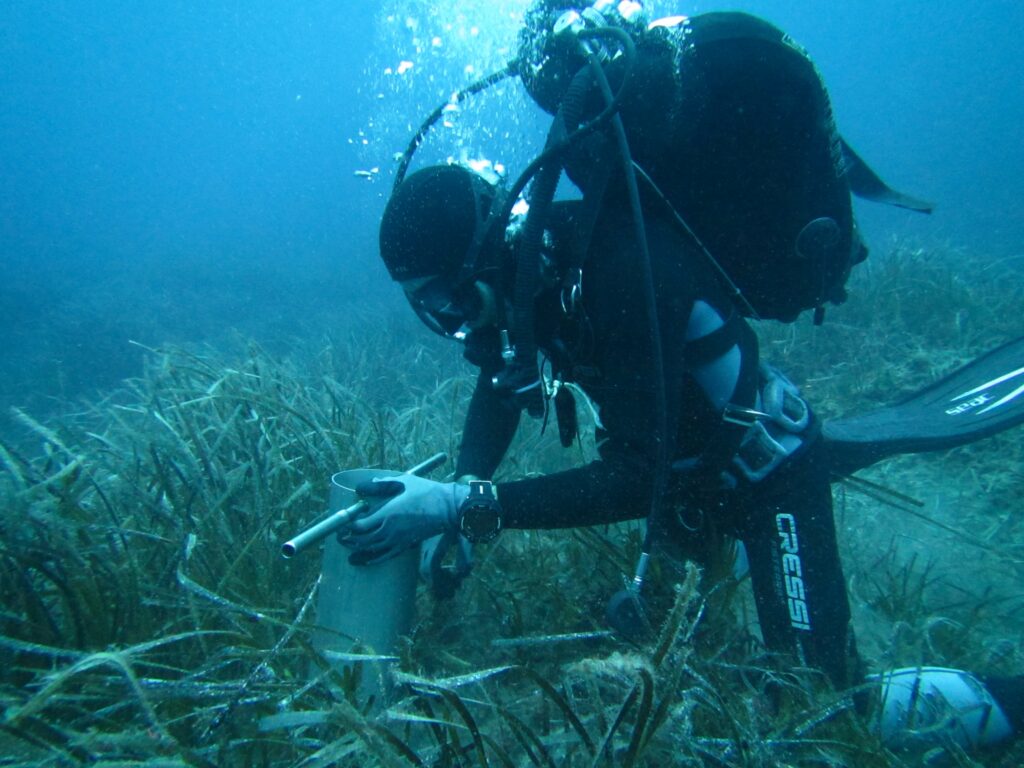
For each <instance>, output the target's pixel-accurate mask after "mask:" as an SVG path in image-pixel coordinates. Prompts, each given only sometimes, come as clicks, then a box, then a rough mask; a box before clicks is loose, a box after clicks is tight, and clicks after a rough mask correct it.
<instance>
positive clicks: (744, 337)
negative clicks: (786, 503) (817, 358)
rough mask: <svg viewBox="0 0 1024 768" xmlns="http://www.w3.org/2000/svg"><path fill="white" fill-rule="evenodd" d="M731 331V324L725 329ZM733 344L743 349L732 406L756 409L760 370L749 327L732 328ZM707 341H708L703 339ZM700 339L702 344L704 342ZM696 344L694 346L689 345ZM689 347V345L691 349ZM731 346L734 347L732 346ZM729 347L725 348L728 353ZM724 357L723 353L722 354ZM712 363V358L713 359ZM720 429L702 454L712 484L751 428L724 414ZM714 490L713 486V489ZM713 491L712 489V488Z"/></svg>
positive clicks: (703, 471)
mask: <svg viewBox="0 0 1024 768" xmlns="http://www.w3.org/2000/svg"><path fill="white" fill-rule="evenodd" d="M726 327H730V325H729V324H727V325H725V326H723V328H726ZM731 327H732V328H733V331H732V334H733V338H734V342H733V343H734V344H739V346H740V353H741V354H740V371H739V376H738V377H737V381H736V391H735V392H734V393H733V396H732V400H731V401H730V402H729V405H731V406H734V407H735V406H738V407H740V408H750V409H753V408H754V406H755V405H756V404H757V393H758V385H759V383H760V381H759V376H758V369H757V354H756V350H757V337H756V336H755V335H754V332H753V331H752V330H751V329H750V326H749V325H747V324H746V323H742V322H736V323H733V324H732V326H731ZM703 338H707V337H703ZM703 338H702V339H700V340H701V341H702V340H703ZM690 344H693V342H690ZM688 346H689V345H688ZM730 346H731V345H730ZM729 348H730V347H726V348H725V351H728V350H729ZM723 354H724V353H723ZM712 359H713V358H712ZM722 416H723V418H722V421H721V423H719V425H718V428H717V429H716V430H715V431H714V432H713V433H712V434H711V435H710V436H709V438H708V440H707V442H706V443H705V445H704V450H703V451H701V453H700V457H699V464H698V470H697V471H698V472H700V473H701V474H702V475H704V476H705V477H707V478H708V480H709V481H713V479H714V478H716V477H717V476H718V475H719V474H720V473H721V472H722V471H723V470H725V469H726V468H727V467H728V466H729V464H730V463H731V462H732V458H733V456H735V455H736V451H737V450H738V449H739V446H740V442H741V441H742V440H743V436H744V435H745V434H746V432H747V429H748V428H749V425H748V424H744V423H737V422H736V421H731V420H726V419H725V418H724V416H725V414H724V413H723V414H722ZM711 487H712V488H713V487H714V486H713V485H712V486H711ZM709 489H710V488H709Z"/></svg>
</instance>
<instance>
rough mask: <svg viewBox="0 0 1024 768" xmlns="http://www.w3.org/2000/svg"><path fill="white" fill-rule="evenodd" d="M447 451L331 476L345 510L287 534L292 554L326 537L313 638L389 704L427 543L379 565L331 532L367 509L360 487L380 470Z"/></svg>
mask: <svg viewBox="0 0 1024 768" xmlns="http://www.w3.org/2000/svg"><path fill="white" fill-rule="evenodd" d="M447 459H448V457H447V455H446V454H444V453H439V454H437V455H435V456H432V457H430V458H429V459H427V460H426V461H424V462H423V463H422V464H417V465H416V466H415V467H413V468H412V469H410V470H409V471H408V472H397V471H395V470H381V469H349V470H345V471H343V472H337V473H336V474H334V475H332V476H331V495H330V508H331V509H337V510H340V511H338V512H335V513H333V514H331V515H329V516H328V517H326V518H325V519H324V520H322V521H320V522H319V523H317V524H316V525H314V526H313V527H312V528H309V529H308V530H306V531H304V532H302V533H301V534H299V535H298V536H296V537H295V538H294V539H292V540H291V541H289V542H287V543H286V544H285V545H284V547H282V549H283V550H285V556H290V555H289V554H288V553H291V554H294V553H295V552H298V551H301V550H303V549H306V548H308V547H310V546H312V545H313V544H314V543H316V542H318V541H320V540H321V539H325V541H324V548H323V561H322V565H321V568H320V586H319V588H318V594H317V605H316V629H315V631H314V633H313V646H314V647H315V648H316V649H317V650H318V651H319V652H320V653H321V654H323V657H324V658H325V659H326V660H327V661H328V662H329V663H330V664H331V666H332V667H334V669H335V670H336V671H338V672H339V673H340V674H341V675H342V677H343V678H347V677H350V676H351V678H354V679H355V680H356V681H357V682H356V688H355V690H356V692H357V694H358V697H359V701H360V702H369V703H371V706H373V707H380V706H382V705H383V704H384V703H385V702H386V701H387V698H388V694H389V692H390V691H391V688H392V677H391V671H392V668H393V667H394V665H395V664H396V663H397V662H398V657H397V656H396V655H395V653H396V651H397V650H398V648H399V644H400V641H401V637H402V636H403V635H407V634H409V631H410V629H411V628H412V623H413V618H414V614H415V607H416V583H417V579H418V577H419V562H420V550H419V547H412V548H410V549H408V550H406V551H405V552H402V553H401V554H399V555H398V556H397V557H393V558H391V559H390V560H385V561H384V562H382V563H375V564H372V565H353V564H352V563H351V562H350V561H349V556H350V554H351V553H350V552H349V550H348V549H346V548H345V547H343V546H342V545H341V544H339V543H338V539H337V536H333V535H331V534H333V533H336V532H337V531H339V530H343V529H344V528H345V527H346V526H347V525H349V524H351V523H352V522H353V521H355V520H357V519H359V518H360V517H362V516H363V515H365V514H367V513H368V512H369V511H370V510H371V505H369V504H367V503H366V502H365V501H361V500H357V499H358V498H359V497H358V496H357V494H356V491H355V489H356V488H357V487H358V486H359V485H360V484H361V483H366V482H370V481H372V480H373V479H374V478H390V477H398V476H401V475H403V474H406V475H420V474H426V473H428V472H430V471H431V470H432V469H434V468H436V467H439V466H440V465H441V464H443V463H444V462H445V461H447Z"/></svg>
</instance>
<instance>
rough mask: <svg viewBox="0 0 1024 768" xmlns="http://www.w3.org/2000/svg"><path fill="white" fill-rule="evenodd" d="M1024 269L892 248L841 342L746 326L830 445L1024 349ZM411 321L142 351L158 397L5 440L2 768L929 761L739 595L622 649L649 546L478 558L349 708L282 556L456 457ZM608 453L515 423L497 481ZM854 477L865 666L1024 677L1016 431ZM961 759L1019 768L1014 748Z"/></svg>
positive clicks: (0, 586) (686, 612) (837, 337)
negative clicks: (286, 347) (358, 477)
mask: <svg viewBox="0 0 1024 768" xmlns="http://www.w3.org/2000/svg"><path fill="white" fill-rule="evenodd" d="M1015 266H1016V267H1017V268H1019V265H1014V264H1002V265H1000V264H990V263H987V262H985V261H983V260H981V259H980V258H977V257H973V256H968V255H963V254H949V253H947V254H935V253H929V252H923V251H920V250H915V249H912V248H909V247H906V246H905V245H900V244H898V243H897V244H893V246H892V248H891V253H890V254H888V255H886V254H875V255H873V256H872V259H871V260H870V261H869V262H868V263H867V264H866V265H865V266H864V268H861V269H860V271H859V273H858V274H857V275H856V276H855V279H854V280H853V282H852V285H851V289H852V290H851V293H852V295H851V299H850V301H849V302H848V303H847V304H845V305H843V306H842V307H839V308H835V309H833V310H831V311H830V313H829V316H828V319H827V321H826V323H825V325H824V326H823V327H821V328H814V327H812V326H811V325H810V324H809V323H808V322H806V321H801V322H800V323H797V324H794V325H790V326H781V325H777V324H764V325H763V327H760V328H759V329H758V330H759V333H760V334H761V339H762V349H763V351H764V355H765V357H766V358H768V359H769V360H770V361H772V362H774V363H776V364H778V365H780V366H781V367H782V368H783V369H784V370H786V371H787V373H788V374H789V375H790V376H791V378H793V379H794V381H796V382H797V383H799V384H800V385H801V386H802V387H803V389H804V392H805V394H806V395H807V396H808V398H809V399H810V401H811V402H812V403H813V404H815V406H816V408H817V409H818V411H819V412H820V413H821V414H822V415H823V416H825V417H828V416H837V415H840V414H844V413H851V412H857V411H859V410H866V409H868V408H871V407H874V406H876V405H880V404H882V403H885V402H888V401H891V400H893V399H895V398H896V396H897V395H898V394H899V393H901V392H906V391H908V390H913V389H915V388H917V387H919V386H921V385H923V384H925V383H927V382H928V381H931V380H933V379H934V378H936V377H938V376H941V375H943V374H945V373H948V372H949V371H951V370H953V369H954V368H956V367H957V366H958V365H960V364H962V363H964V362H966V361H968V360H970V359H971V358H972V357H974V356H976V355H977V354H980V353H981V352H984V351H986V350H988V349H990V348H993V347H995V346H996V345H998V344H999V343H1002V342H1004V341H1007V340H1009V339H1011V338H1014V337H1016V336H1018V335H1021V334H1022V333H1024V317H1022V314H1021V309H1022V307H1024V295H1022V294H1024V280H1022V279H1021V275H1020V273H1019V272H1014V271H1013V269H1014V267H1015ZM968 275H969V276H970V279H969V280H968ZM412 323H415V319H414V318H411V317H410V318H406V317H405V316H404V315H403V316H401V317H395V318H390V317H376V318H364V319H361V320H359V321H355V324H354V326H353V327H352V328H350V329H347V330H346V331H345V333H344V334H343V335H339V334H338V333H337V332H336V333H335V335H334V336H328V335H324V336H322V337H318V338H307V339H306V340H305V342H304V343H303V344H300V345H297V346H296V347H295V349H294V350H293V352H291V353H290V354H288V355H282V354H276V353H275V354H271V353H268V352H266V351H264V350H263V349H261V347H260V346H258V345H257V344H255V343H251V344H248V345H243V346H242V347H238V346H237V345H236V346H234V347H231V348H230V349H228V348H227V347H224V348H213V347H203V348H193V347H189V348H185V347H176V348H153V349H148V350H146V353H145V366H144V370H142V372H141V373H140V375H138V376H137V377H135V378H132V379H129V380H126V381H125V382H124V383H123V385H122V386H120V387H118V388H116V389H114V390H111V391H109V392H107V393H106V394H105V395H103V396H102V397H100V396H96V397H92V398H91V399H90V402H89V403H88V404H86V405H81V404H77V403H76V404H73V407H72V404H65V405H66V407H64V408H63V409H62V413H61V415H59V416H52V415H50V416H43V415H41V414H35V413H32V412H29V411H25V410H16V411H14V412H12V414H11V422H12V423H13V424H15V425H16V426H17V430H11V431H10V432H11V434H10V435H9V436H5V438H4V440H3V442H2V443H0V465H2V473H0V497H2V499H3V504H2V511H0V534H2V544H0V556H2V557H0V594H2V606H0V653H2V659H3V664H2V669H0V698H2V706H3V712H2V716H0V765H5V766H54V767H56V766H76V765H90V766H104V767H105V768H113V767H114V766H125V767H127V766H140V767H141V766H149V767H152V768H156V767H157V766H160V767H161V768H164V767H167V768H169V767H170V766H302V767H304V768H313V767H314V766H336V765H337V766H385V767H387V768H397V767H398V766H431V767H437V768H448V767H455V766H479V767H480V768H483V767H484V766H538V767H540V768H553V767H554V766H702V765H711V766H776V765H792V766H797V765H800V766H810V765H814V766H826V765H827V766H838V765H850V766H890V765H893V766H898V765H917V764H920V763H921V762H922V761H925V760H927V759H929V758H930V757H934V755H932V756H929V755H920V754H914V753H894V752H890V751H887V750H885V749H884V748H883V747H882V745H881V744H880V742H879V740H878V739H877V737H876V736H875V735H874V734H873V733H872V731H871V729H870V728H869V726H868V725H867V723H866V721H865V720H864V719H863V718H862V717H860V716H859V715H858V714H857V713H856V712H855V710H854V708H853V705H852V703H851V700H850V696H849V695H848V693H849V692H835V691H832V690H829V688H828V687H827V685H825V684H824V682H823V681H822V680H821V679H820V678H819V676H817V675H816V674H815V673H814V672H813V671H811V670H800V669H796V670H794V669H792V668H791V667H790V666H788V665H786V664H778V663H775V661H774V660H773V659H771V658H769V657H767V656H766V654H765V653H764V652H763V650H762V649H761V648H760V646H759V644H758V642H757V631H756V626H755V623H756V620H755V616H754V612H753V608H752V601H751V599H750V597H749V595H748V591H749V590H748V587H747V585H746V584H744V583H742V582H739V583H735V582H733V581H732V580H730V578H729V577H728V576H727V575H726V576H721V575H717V574H704V575H703V576H700V575H699V574H698V573H697V572H696V570H695V569H694V568H693V567H690V566H686V565H685V564H673V565H671V566H670V565H669V564H667V563H663V562H660V561H659V562H658V563H657V564H656V567H655V573H654V576H653V577H652V583H651V589H650V592H651V595H650V596H651V603H652V619H653V623H654V627H653V628H652V632H651V634H650V636H649V637H648V638H647V639H646V640H645V641H643V642H641V643H639V644H635V645H634V644H628V643H625V642H623V641H621V640H618V639H616V638H614V637H611V636H609V635H608V633H607V632H605V629H606V627H605V625H604V619H603V615H604V606H605V603H606V601H607V599H608V598H609V596H610V595H611V594H612V593H613V592H615V591H617V590H618V589H620V588H621V586H622V583H623V579H624V577H625V574H627V573H631V572H632V567H633V563H634V561H635V556H636V553H637V550H638V546H639V541H640V537H641V527H640V525H639V524H627V525H621V526H616V527H611V528H595V529H585V530H576V531H561V532H518V531H512V532H506V533H504V534H503V535H502V536H501V537H499V539H498V540H497V541H496V542H494V543H493V544H490V545H485V546H481V547H478V548H477V552H476V557H477V564H476V568H475V571H474V573H473V575H472V577H471V578H470V579H469V580H468V581H467V582H466V584H465V585H464V586H463V588H462V589H461V590H460V591H459V592H458V594H457V595H456V596H455V597H454V598H453V599H451V600H448V601H444V602H436V601H435V600H434V599H433V598H432V597H431V596H430V595H429V594H427V592H426V591H425V590H424V591H422V593H421V594H420V595H419V596H418V606H417V615H418V619H419V620H418V623H417V624H416V626H415V629H414V631H413V633H412V634H411V636H409V637H408V638H407V639H406V641H405V642H404V645H403V647H402V650H401V662H400V665H399V667H400V672H399V674H398V679H397V686H396V688H395V692H394V695H393V696H392V698H391V700H390V701H389V702H387V704H386V706H378V704H379V703H377V702H371V701H367V700H363V699H361V698H360V695H359V693H358V690H359V689H358V686H357V681H356V680H355V679H354V678H353V677H352V676H351V675H341V674H339V673H337V672H335V671H333V670H332V668H331V667H330V665H329V664H328V663H327V662H326V660H325V659H323V658H322V657H321V656H320V655H319V653H318V652H317V650H316V649H315V648H314V647H313V643H312V641H311V636H312V632H313V628H314V626H315V615H314V614H315V611H314V609H313V606H314V604H315V593H316V587H317V576H318V569H319V555H318V554H317V553H316V552H313V553H309V554H305V555H300V556H298V557H296V558H294V559H292V560H284V559H282V557H281V556H280V554H279V547H280V543H281V541H282V540H284V539H286V538H288V537H289V536H291V535H292V534H294V533H295V532H297V531H299V530H301V529H302V528H304V527H305V526H307V525H308V524H309V523H311V522H312V521H314V520H315V519H317V518H318V517H319V516H321V515H322V514H323V512H324V511H325V509H326V501H327V500H326V495H327V481H328V478H329V476H330V475H331V474H332V473H333V472H335V471H337V470H339V469H342V468H351V467H386V468H403V467H406V466H409V465H412V464H414V463H416V462H417V461H419V460H421V459H423V458H425V457H426V456H428V455H430V454H432V453H435V452H436V451H439V450H444V451H448V452H449V453H451V454H454V452H455V451H456V449H457V446H458V442H459V436H460V428H461V415H462V412H463V410H464V408H465V406H466V403H467V400H468V397H469V394H470V392H471V387H472V381H473V378H472V372H471V370H470V369H469V368H468V367H466V366H464V365H463V364H461V363H460V362H459V359H458V351H457V350H454V349H452V348H449V347H448V346H446V345H444V344H443V343H442V342H440V341H438V342H436V343H433V342H432V341H431V340H429V339H426V337H424V336H422V335H420V334H418V333H417V334H411V333H410V329H411V328H412ZM410 336H412V337H414V338H416V339H420V340H421V342H422V343H417V344H415V345H410V344H407V343H403V342H402V341H401V340H402V339H407V338H410ZM581 416H582V417H583V418H584V420H585V419H586V413H585V411H584V409H582V408H581ZM592 456H593V446H592V445H591V444H590V443H588V442H587V441H586V440H584V441H583V442H582V443H581V444H580V445H578V446H576V447H575V448H572V449H568V450H562V449H561V448H560V447H558V446H557V438H554V437H551V436H550V435H549V434H546V435H541V434H540V429H539V425H538V424H537V423H535V422H530V423H525V424H524V426H523V427H522V428H521V434H520V436H519V437H518V438H517V442H516V444H515V446H514V447H513V450H512V452H511V454H510V456H509V457H508V459H507V460H506V462H505V464H504V465H503V467H502V476H504V477H515V476H522V475H524V474H529V473H535V472H543V471H551V470H556V469H558V468H560V467H565V466H570V465H573V464H575V463H578V462H581V461H586V460H588V459H589V458H591V457H592ZM439 474H440V473H439ZM862 477H863V479H865V480H868V481H870V482H871V483H872V485H871V486H866V485H865V484H864V483H849V484H838V485H836V486H835V496H836V516H837V526H838V529H839V536H840V545H841V547H842V549H843V552H844V558H845V560H844V562H845V570H846V575H847V579H848V581H849V589H850V594H851V600H852V603H853V610H854V621H855V624H856V627H857V630H858V639H859V643H860V647H861V650H862V652H863V653H864V655H865V657H866V660H867V661H868V662H869V663H870V665H871V666H872V667H873V668H874V669H884V668H887V667H890V666H894V665H913V664H934V665H950V666H956V667H965V668H969V669H972V670H976V671H979V672H982V673H1003V674H1020V673H1021V672H1022V671H1024V591H1022V590H1021V583H1022V579H1024V514H1022V513H1024V508H1022V501H1021V499H1022V498H1024V448H1022V441H1021V432H1020V430H1017V431H1015V432H1009V433H1006V434H1004V435H1001V436H999V437H996V438H993V439H990V440H987V441H984V442H981V443H977V444H975V445H972V446H969V447H967V448H962V449H958V450H956V451H952V452H949V453H944V454H937V455H929V456H907V457H900V458H897V459H894V460H891V461H889V462H887V463H885V464H882V465H880V466H877V467H875V468H872V469H871V470H868V471H865V472H864V473H862ZM879 486H881V487H882V489H883V490H879ZM885 488H889V489H893V490H896V491H898V492H899V494H900V497H899V498H896V497H893V496H892V495H891V494H889V493H887V492H886V491H884V489H885ZM699 578H702V579H703V584H704V588H703V589H698V579H699ZM769 686H770V687H771V688H772V689H773V690H775V691H777V694H776V695H775V696H774V697H773V698H772V699H771V700H769V698H768V697H767V696H766V694H765V690H766V689H767V688H768V687H769ZM943 759H944V760H945V761H946V764H952V765H978V764H982V765H996V766H1017V765H1021V764H1024V748H1022V747H1021V746H1019V745H1017V746H1015V747H1010V748H1009V749H1007V750H1003V751H1000V752H992V753H989V754H983V755H980V756H974V757H968V756H967V755H965V754H962V753H959V752H957V751H956V750H950V751H949V752H948V753H947V754H946V755H945V756H944V757H943Z"/></svg>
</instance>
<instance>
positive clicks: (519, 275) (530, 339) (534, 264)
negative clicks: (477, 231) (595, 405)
mask: <svg viewBox="0 0 1024 768" xmlns="http://www.w3.org/2000/svg"><path fill="white" fill-rule="evenodd" d="M592 85H593V80H592V78H591V75H590V72H589V71H588V70H587V69H586V68H584V69H581V70H580V71H579V72H577V73H576V76H575V77H573V80H572V83H571V84H570V85H569V90H568V91H567V92H566V94H565V98H564V99H563V100H562V104H561V106H559V108H558V113H557V114H556V115H555V119H554V121H553V122H552V124H551V130H550V131H549V132H548V138H547V141H546V142H545V145H544V146H545V149H549V148H552V147H557V146H560V145H562V143H563V141H564V139H565V137H566V136H567V135H568V134H569V133H570V132H571V131H572V130H573V128H575V127H576V126H577V125H579V122H580V118H581V117H582V114H583V107H584V102H585V100H586V96H587V94H588V92H589V91H590V88H591V86H592ZM561 176H562V161H561V158H560V157H557V156H553V157H550V158H549V159H548V160H547V161H546V162H544V164H543V165H541V167H540V170H539V171H537V175H536V176H535V177H534V179H533V187H532V188H531V191H530V210H529V212H528V213H527V214H526V222H525V223H524V225H523V233H522V236H521V240H520V245H519V253H518V254H517V264H516V281H515V287H514V290H513V294H512V308H513V309H512V312H513V315H512V317H513V321H514V328H515V345H516V364H515V366H514V369H518V370H516V372H515V373H513V372H511V371H510V372H509V374H508V377H509V378H511V379H512V380H511V381H509V382H508V384H509V385H511V386H516V387H519V386H525V385H528V384H533V382H534V381H537V380H538V373H537V370H536V366H537V340H536V334H535V328H534V316H533V314H534V300H535V298H536V294H537V283H538V281H539V279H540V251H541V246H542V245H543V240H544V224H545V222H546V221H547V215H548V211H549V210H550V208H551V202H552V200H554V197H555V190H556V189H557V188H558V180H559V179H560V178H561ZM527 373H528V374H529V375H526V374H527ZM517 374H518V375H517ZM543 406H544V403H543V401H542V400H541V398H540V392H539V388H538V389H537V390H536V391H535V392H534V393H532V394H531V395H529V396H528V397H527V398H526V407H527V409H528V410H529V411H530V414H531V415H533V416H538V415H540V413H542V412H543Z"/></svg>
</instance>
